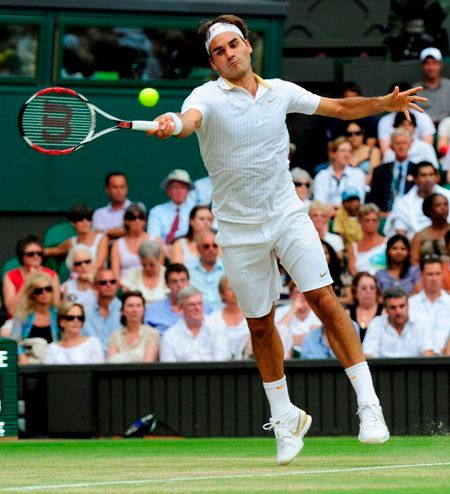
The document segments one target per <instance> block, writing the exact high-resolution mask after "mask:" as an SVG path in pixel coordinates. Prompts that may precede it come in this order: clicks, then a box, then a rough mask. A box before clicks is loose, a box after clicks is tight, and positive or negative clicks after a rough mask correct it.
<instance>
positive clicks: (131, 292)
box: [120, 290, 145, 326]
mask: <svg viewBox="0 0 450 494" xmlns="http://www.w3.org/2000/svg"><path fill="white" fill-rule="evenodd" d="M130 297H138V298H140V299H141V300H142V303H143V304H144V307H145V298H144V295H142V293H141V292H140V291H139V290H129V291H126V292H125V293H124V294H123V295H122V310H123V308H124V306H125V302H126V301H127V300H128V299H129V298H130ZM142 322H144V315H142ZM120 324H122V326H126V324H127V318H126V317H125V316H124V315H123V314H122V315H121V316H120Z"/></svg>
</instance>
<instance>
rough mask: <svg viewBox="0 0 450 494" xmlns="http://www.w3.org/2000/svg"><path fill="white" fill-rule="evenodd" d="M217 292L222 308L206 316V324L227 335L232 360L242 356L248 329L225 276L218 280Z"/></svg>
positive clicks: (248, 336) (247, 337) (248, 332)
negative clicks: (222, 304) (219, 329)
mask: <svg viewBox="0 0 450 494" xmlns="http://www.w3.org/2000/svg"><path fill="white" fill-rule="evenodd" d="M219 293H220V296H221V297H222V302H223V303H224V308H223V309H220V310H217V311H215V312H213V313H212V314H210V315H209V316H207V317H206V324H207V325H208V326H210V327H211V328H214V329H215V328H221V331H222V329H223V330H224V331H225V333H226V334H227V337H228V343H229V347H230V352H231V356H232V358H233V360H242V359H243V358H244V349H245V348H246V346H247V344H248V343H249V340H250V330H249V329H248V325H247V320H246V319H245V316H244V312H243V310H242V309H241V308H240V307H239V305H238V303H237V299H236V295H235V294H234V292H233V289H232V288H231V286H230V282H229V281H228V278H227V277H226V276H222V278H220V282H219Z"/></svg>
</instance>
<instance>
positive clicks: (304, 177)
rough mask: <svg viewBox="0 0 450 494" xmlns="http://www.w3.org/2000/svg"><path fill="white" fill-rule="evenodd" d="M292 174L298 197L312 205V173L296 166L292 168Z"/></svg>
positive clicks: (307, 204)
mask: <svg viewBox="0 0 450 494" xmlns="http://www.w3.org/2000/svg"><path fill="white" fill-rule="evenodd" d="M291 176H292V181H293V182H294V186H295V192H296V193H297V196H298V198H299V199H301V200H302V201H303V203H304V204H305V206H306V207H307V208H309V206H310V205H311V196H312V194H313V192H314V189H313V179H312V178H311V175H310V174H309V173H308V172H307V171H306V170H303V168H299V167H298V166H296V167H294V168H291Z"/></svg>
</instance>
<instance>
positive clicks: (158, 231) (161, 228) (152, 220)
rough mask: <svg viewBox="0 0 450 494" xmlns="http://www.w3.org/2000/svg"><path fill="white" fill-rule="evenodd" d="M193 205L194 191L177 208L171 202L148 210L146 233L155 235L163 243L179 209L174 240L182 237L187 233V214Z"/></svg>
mask: <svg viewBox="0 0 450 494" xmlns="http://www.w3.org/2000/svg"><path fill="white" fill-rule="evenodd" d="M195 203H196V195H195V191H193V192H191V193H190V194H189V195H188V196H187V198H186V200H185V201H184V202H183V203H182V204H180V205H179V206H177V205H176V204H175V203H174V202H173V201H168V202H164V203H162V204H158V205H157V206H155V207H154V208H152V209H150V213H149V217H148V226H147V231H148V232H149V233H150V234H151V235H156V236H157V237H159V238H161V239H162V241H163V242H165V241H166V237H167V235H168V234H169V232H170V230H171V228H172V224H173V222H174V220H175V216H176V214H177V208H178V207H179V208H180V222H179V224H178V229H177V231H176V233H175V238H178V237H183V236H184V235H186V233H187V232H188V229H189V214H190V212H191V209H192V208H193V207H194V206H195Z"/></svg>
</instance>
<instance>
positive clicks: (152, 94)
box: [139, 87, 159, 106]
mask: <svg viewBox="0 0 450 494" xmlns="http://www.w3.org/2000/svg"><path fill="white" fill-rule="evenodd" d="M158 101H159V93H158V91H157V90H156V89H154V88H152V87H146V88H145V89H143V90H142V91H141V92H140V93H139V103H140V104H141V105H144V106H155V105H156V104H157V103H158Z"/></svg>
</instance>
